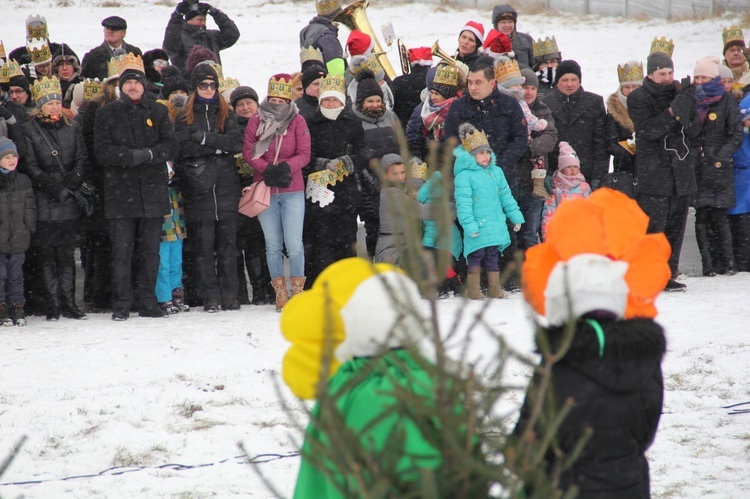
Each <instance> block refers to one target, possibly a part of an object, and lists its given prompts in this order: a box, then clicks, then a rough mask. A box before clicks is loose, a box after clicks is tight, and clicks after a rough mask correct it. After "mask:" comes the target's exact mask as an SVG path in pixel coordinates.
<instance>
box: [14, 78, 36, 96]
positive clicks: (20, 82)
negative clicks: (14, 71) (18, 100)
mask: <svg viewBox="0 0 750 499" xmlns="http://www.w3.org/2000/svg"><path fill="white" fill-rule="evenodd" d="M8 87H21V88H22V89H23V90H24V92H26V93H27V94H28V95H29V97H31V88H30V87H29V80H27V79H26V77H25V76H23V75H18V76H14V77H13V78H11V79H10V80H9V81H8Z"/></svg>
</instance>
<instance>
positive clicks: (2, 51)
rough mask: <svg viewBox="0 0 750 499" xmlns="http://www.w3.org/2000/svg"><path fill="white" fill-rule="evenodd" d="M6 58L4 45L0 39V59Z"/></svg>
mask: <svg viewBox="0 0 750 499" xmlns="http://www.w3.org/2000/svg"><path fill="white" fill-rule="evenodd" d="M7 58H8V56H7V55H6V54H5V45H3V41H2V40H0V59H2V60H3V61H5V59H7Z"/></svg>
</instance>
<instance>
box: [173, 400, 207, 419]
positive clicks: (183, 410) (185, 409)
mask: <svg viewBox="0 0 750 499" xmlns="http://www.w3.org/2000/svg"><path fill="white" fill-rule="evenodd" d="M175 409H176V410H177V414H178V415H179V416H182V417H183V418H186V419H190V418H192V417H193V414H195V413H196V412H198V411H202V410H203V406H202V405H200V404H194V403H192V402H190V401H189V400H186V401H184V402H182V403H181V404H177V405H176V406H175Z"/></svg>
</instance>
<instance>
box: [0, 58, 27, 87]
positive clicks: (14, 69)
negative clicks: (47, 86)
mask: <svg viewBox="0 0 750 499" xmlns="http://www.w3.org/2000/svg"><path fill="white" fill-rule="evenodd" d="M16 76H26V75H25V74H23V71H21V66H19V65H18V63H17V62H16V61H14V60H12V59H10V60H8V62H6V63H5V64H3V66H2V67H1V68H0V83H8V82H10V79H11V78H15V77H16Z"/></svg>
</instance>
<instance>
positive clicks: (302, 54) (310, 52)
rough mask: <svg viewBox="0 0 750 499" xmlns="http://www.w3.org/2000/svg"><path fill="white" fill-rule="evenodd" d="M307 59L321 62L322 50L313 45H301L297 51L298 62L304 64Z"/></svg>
mask: <svg viewBox="0 0 750 499" xmlns="http://www.w3.org/2000/svg"><path fill="white" fill-rule="evenodd" d="M307 61H320V62H321V63H323V62H324V61H323V52H321V51H320V49H316V48H315V47H302V50H300V51H299V63H300V64H304V63H306V62H307Z"/></svg>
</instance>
